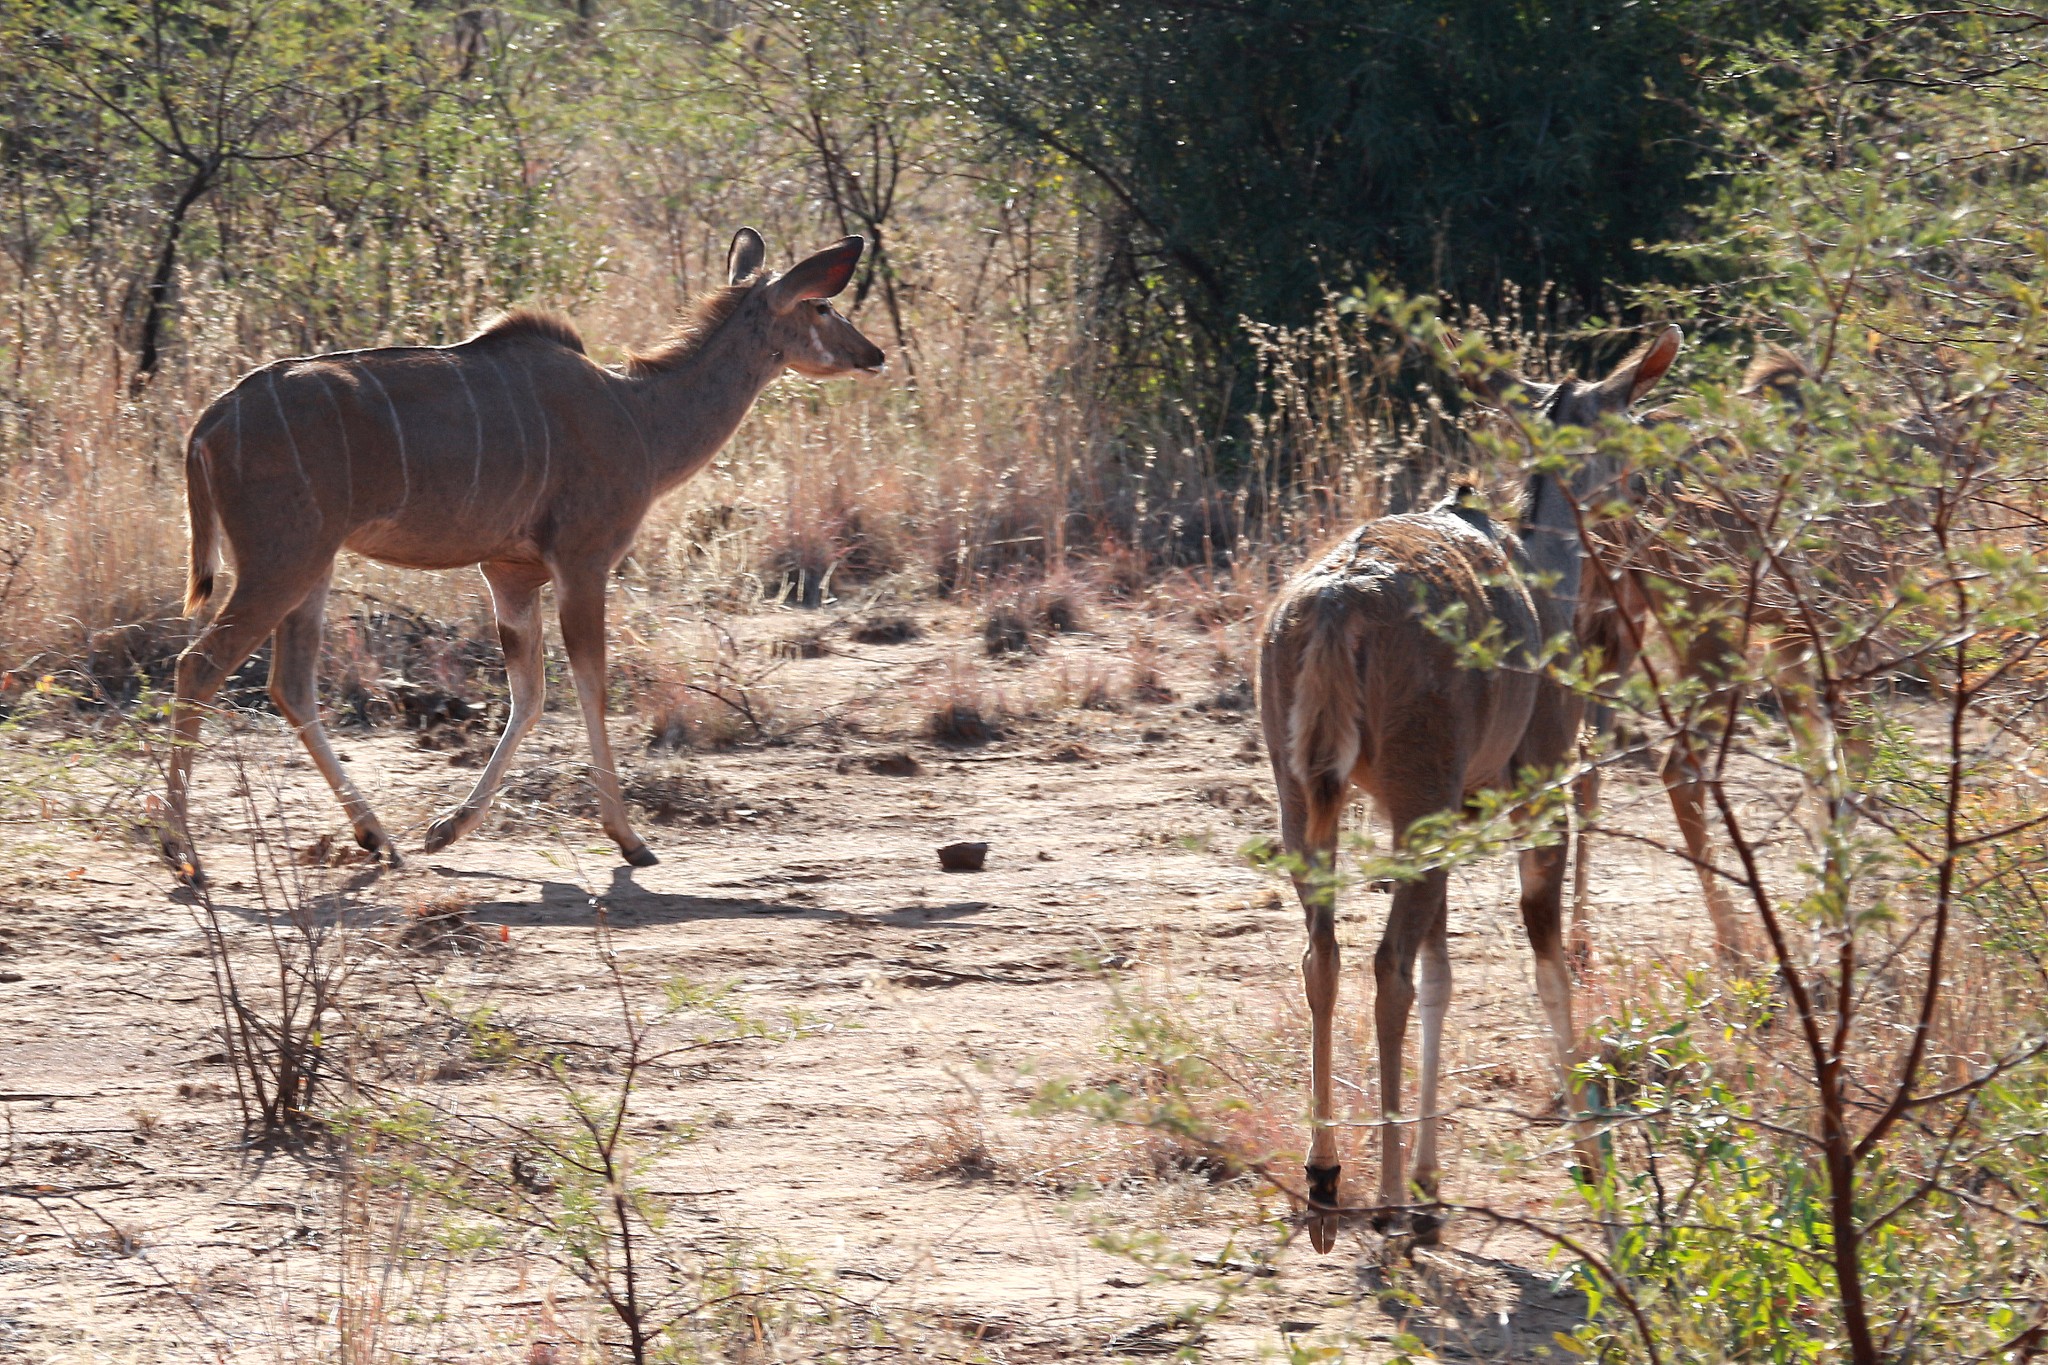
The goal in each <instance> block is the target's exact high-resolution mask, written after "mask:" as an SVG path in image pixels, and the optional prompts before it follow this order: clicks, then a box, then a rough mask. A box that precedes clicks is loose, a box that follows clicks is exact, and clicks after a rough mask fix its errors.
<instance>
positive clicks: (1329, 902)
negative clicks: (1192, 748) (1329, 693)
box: [1275, 751, 1344, 1252]
mask: <svg viewBox="0 0 2048 1365" xmlns="http://www.w3.org/2000/svg"><path fill="white" fill-rule="evenodd" d="M1282 752H1284V751H1282ZM1281 761H1282V760H1281V759H1280V758H1278V757H1277V756H1276V758H1275V763H1276V765H1277V764H1279V763H1280V762H1281ZM1279 787H1280V836H1281V842H1282V844H1283V845H1284V846H1285V848H1286V851H1287V853H1288V855H1289V856H1290V857H1292V858H1294V859H1296V860H1297V862H1298V866H1297V868H1296V869H1295V872H1294V894H1295V896H1296V897H1297V898H1298V899H1299V900H1300V901H1301V908H1302V913H1303V915H1304V917H1305V919H1306V921H1307V928H1308V946H1307V947H1306V948H1304V949H1303V950H1302V954H1301V985H1302V994H1303V995H1304V996H1305V997H1306V999H1307V1001H1308V1013H1309V1094H1310V1124H1311V1129H1310V1133H1309V1144H1308V1168H1307V1175H1308V1196H1309V1202H1310V1213H1309V1224H1308V1230H1309V1241H1310V1242H1311V1243H1313V1244H1314V1246H1315V1249H1316V1250H1317V1251H1321V1252H1327V1251H1329V1250H1330V1249H1331V1248H1332V1247H1334V1246H1335V1245H1336V1244H1337V1215H1336V1214H1335V1213H1334V1212H1327V1211H1326V1212H1318V1211H1317V1209H1318V1207H1320V1209H1322V1210H1334V1209H1335V1208H1336V1207H1337V1206H1338V1204H1339V1203H1340V1202H1341V1201H1340V1197H1339V1192H1338V1187H1339V1182H1340V1177H1341V1176H1342V1174H1343V1168H1342V1166H1341V1165H1340V1163H1339V1162H1338V1159H1337V1134H1336V1130H1335V1129H1334V1128H1333V1127H1332V1124H1333V1123H1334V1122H1335V1120H1336V1097H1335V1093H1334V1088H1335V1083H1336V1082H1335V1077H1334V1074H1333V1071H1332V1066H1333V1060H1334V1050H1335V1028H1336V1013H1337V986H1338V981H1339V976H1340V972H1341V968H1342V960H1341V957H1340V954H1339V952H1338V948H1337V888H1336V884H1335V880H1334V876H1335V872H1336V866H1337V830H1338V826H1339V824H1340V822H1341V820H1342V818H1343V813H1344V795H1343V793H1341V792H1336V793H1332V792H1320V793H1315V794H1313V795H1312V794H1311V793H1310V792H1308V791H1307V790H1305V789H1304V787H1303V785H1302V784H1301V783H1300V782H1298V781H1296V780H1295V779H1294V778H1293V777H1292V775H1290V774H1287V773H1284V772H1283V773H1281V774H1279Z"/></svg>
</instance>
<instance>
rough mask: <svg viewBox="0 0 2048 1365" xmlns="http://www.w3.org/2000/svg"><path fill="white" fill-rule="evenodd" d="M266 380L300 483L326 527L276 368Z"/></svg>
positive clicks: (325, 520) (318, 491)
mask: <svg viewBox="0 0 2048 1365" xmlns="http://www.w3.org/2000/svg"><path fill="white" fill-rule="evenodd" d="M264 378H266V379H268V380H269V381H270V406H271V407H273V408H275V409H277V420H278V424H279V425H280V426H282V427H283V428H284V438H285V440H287V441H289V442H291V447H292V463H293V464H295V465H297V466H298V467H299V482H301V483H303V484H305V485H306V492H307V493H308V494H309V495H310V496H311V497H312V499H313V515H314V516H315V517H317V518H319V524H320V525H322V526H325V525H326V524H327V514H326V513H325V512H323V511H321V510H320V490H319V489H317V488H315V487H313V476H312V475H311V474H308V473H307V472H306V459H305V456H303V455H302V454H300V453H299V438H298V434H297V433H296V432H294V431H293V430H292V419H291V418H290V417H287V416H286V415H285V411H284V400H283V399H282V398H279V397H278V396H277V371H276V370H275V369H274V368H273V369H271V370H268V371H265V373H264Z"/></svg>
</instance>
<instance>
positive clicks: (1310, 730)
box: [1287, 588, 1365, 800]
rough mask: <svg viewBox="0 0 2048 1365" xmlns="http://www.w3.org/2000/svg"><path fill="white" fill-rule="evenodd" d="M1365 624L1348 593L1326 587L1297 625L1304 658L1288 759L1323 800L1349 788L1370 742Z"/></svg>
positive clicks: (1290, 728) (1289, 722)
mask: <svg viewBox="0 0 2048 1365" xmlns="http://www.w3.org/2000/svg"><path fill="white" fill-rule="evenodd" d="M1363 624H1364V623H1363V622H1362V621H1361V619H1360V618H1359V616H1358V614H1357V613H1356V612H1355V611H1353V610H1351V603H1349V602H1348V601H1347V600H1346V595H1345V594H1344V593H1343V591H1342V590H1340V589H1337V588H1325V589H1324V590H1323V591H1322V592H1321V593H1319V594H1318V595H1317V596H1316V599H1315V601H1314V603H1313V604H1312V605H1311V606H1310V607H1309V609H1308V611H1307V612H1305V613H1303V617H1302V620H1301V623H1300V625H1299V626H1297V627H1296V629H1297V630H1298V631H1299V632H1300V634H1299V636H1298V637H1297V638H1298V639H1299V640H1300V648H1301V655H1300V663H1299V665H1298V666H1297V668H1296V672H1295V680H1294V705H1293V708H1292V710H1291V711H1290V713H1289V715H1288V717H1287V744H1288V759H1289V761H1290V764H1291V766H1292V767H1293V769H1294V775H1295V777H1296V778H1297V779H1299V780H1300V782H1301V783H1302V784H1303V785H1304V786H1305V787H1307V788H1308V789H1309V791H1310V792H1311V793H1313V794H1314V795H1316V796H1317V797H1319V798H1321V799H1323V800H1330V799H1334V798H1335V797H1336V796H1337V795H1338V794H1340V793H1341V792H1342V791H1343V790H1344V786H1345V783H1347V782H1348V781H1350V779H1351V772H1352V769H1354V768H1355V767H1357V766H1358V758H1359V751H1360V746H1361V745H1362V743H1363V740H1364V737H1363V733H1362V729H1361V727H1362V726H1363V724H1364V721H1365V679H1364V677H1363V675H1362V672H1361V667H1360V666H1361V664H1362V663H1363V660H1362V659H1361V657H1360V653H1359V646H1360V640H1361V630H1362V626H1363Z"/></svg>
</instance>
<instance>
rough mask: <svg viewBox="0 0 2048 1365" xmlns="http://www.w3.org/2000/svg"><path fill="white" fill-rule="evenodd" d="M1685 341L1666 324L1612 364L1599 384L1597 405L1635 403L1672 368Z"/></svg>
mask: <svg viewBox="0 0 2048 1365" xmlns="http://www.w3.org/2000/svg"><path fill="white" fill-rule="evenodd" d="M1684 344H1685V333H1683V332H1681V331H1679V330H1678V329H1677V328H1676V327H1666V328H1665V329H1664V330H1663V331H1661V332H1659V333H1658V334H1657V335H1656V336H1655V337H1653V338H1651V340H1650V343H1649V344H1648V345H1647V346H1644V347H1643V348H1642V349H1641V350H1639V351H1637V352H1636V353H1635V354H1634V355H1631V356H1630V357H1629V358H1628V359H1626V360H1624V361H1622V362H1621V363H1620V364H1619V365H1616V366H1615V367H1614V370H1613V372H1612V373H1610V374H1609V375H1608V376H1607V377H1606V378H1605V379H1603V380H1601V381H1600V383H1599V386H1598V387H1599V390H1600V404H1601V406H1602V407H1603V408H1607V409H1610V410H1612V409H1616V408H1626V407H1628V406H1629V405H1630V404H1631V403H1634V402H1637V401H1638V400H1640V399H1641V398H1642V396H1643V395H1644V394H1646V393H1648V392H1649V391H1650V390H1651V389H1654V388H1656V387H1657V381H1658V380H1660V379H1662V378H1663V377H1664V373H1665V371H1667V370H1669V369H1670V368H1671V362H1672V361H1674V360H1676V359H1678V348H1679V347H1680V346H1683V345H1684Z"/></svg>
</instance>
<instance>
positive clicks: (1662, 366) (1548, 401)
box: [1466, 327, 1685, 427]
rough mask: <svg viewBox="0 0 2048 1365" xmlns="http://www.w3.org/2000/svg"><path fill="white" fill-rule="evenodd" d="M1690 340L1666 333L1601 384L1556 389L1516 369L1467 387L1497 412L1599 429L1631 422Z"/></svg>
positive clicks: (1568, 380)
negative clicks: (1608, 420)
mask: <svg viewBox="0 0 2048 1365" xmlns="http://www.w3.org/2000/svg"><path fill="white" fill-rule="evenodd" d="M1684 344H1685V334H1684V333H1683V332H1681V331H1679V330H1678V329H1677V328H1676V327H1666V328H1665V329H1664V330H1663V331H1661V332H1659V333H1658V334H1657V335H1656V336H1654V337H1652V338H1651V339H1650V340H1649V341H1648V342H1646V343H1644V344H1643V345H1642V346H1640V347H1638V348H1637V349H1636V350H1635V352H1634V353H1633V354H1631V355H1630V356H1629V357H1628V358H1627V359H1625V360H1623V361H1622V362H1621V363H1620V364H1619V365H1616V366H1615V367H1614V368H1613V369H1612V370H1610V371H1608V374H1607V377H1606V378H1605V379H1600V380H1593V381H1589V380H1584V379H1581V378H1579V377H1578V376H1577V375H1566V376H1565V377H1564V379H1563V380H1561V381H1559V382H1558V383H1555V384H1545V383H1542V382H1541V381H1539V380H1534V379H1530V378H1528V377H1526V376H1524V375H1523V374H1521V373H1520V372H1518V371H1516V370H1512V369H1499V370H1489V371H1487V372H1485V373H1483V374H1479V375H1476V376H1474V377H1472V378H1470V379H1468V380H1467V381H1466V382H1467V383H1468V384H1469V385H1470V386H1471V388H1472V390H1473V392H1475V393H1476V394H1478V395H1479V397H1480V398H1481V399H1483V400H1485V401H1486V402H1488V403H1490V404H1492V405H1493V406H1494V407H1497V408H1500V409H1502V410H1503V411H1507V412H1513V413H1517V414H1524V415H1531V416H1538V417H1542V418H1543V419H1544V420H1546V421H1548V422H1550V423H1551V424H1553V425H1555V426H1562V427H1597V426H1599V425H1600V419H1601V418H1602V417H1606V416H1610V415H1611V416H1615V417H1623V418H1626V417H1628V416H1629V409H1630V408H1631V407H1633V406H1634V405H1635V404H1636V403H1637V402H1638V401H1640V400H1641V399H1642V398H1643V396H1644V395H1645V394H1647V393H1649V392H1650V390H1651V389H1653V388H1655V387H1656V386H1657V381H1658V380H1660V379H1662V378H1663V377H1664V374H1665V372H1666V371H1667V370H1669V369H1670V368H1671V362H1672V361H1674V360H1676V359H1678V349H1679V347H1680V346H1682V345H1684Z"/></svg>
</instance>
